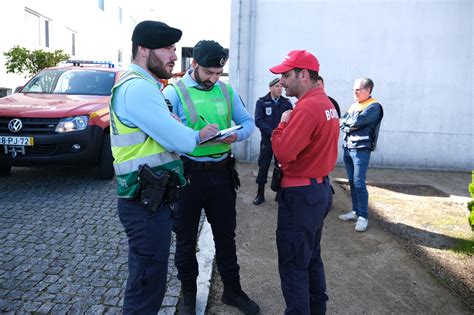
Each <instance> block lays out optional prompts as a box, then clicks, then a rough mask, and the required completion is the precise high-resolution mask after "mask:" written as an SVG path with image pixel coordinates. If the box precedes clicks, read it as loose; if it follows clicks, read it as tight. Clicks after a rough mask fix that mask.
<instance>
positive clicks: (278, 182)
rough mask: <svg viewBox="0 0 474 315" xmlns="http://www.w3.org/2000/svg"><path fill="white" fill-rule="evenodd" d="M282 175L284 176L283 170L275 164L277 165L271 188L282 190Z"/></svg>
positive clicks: (274, 169)
mask: <svg viewBox="0 0 474 315" xmlns="http://www.w3.org/2000/svg"><path fill="white" fill-rule="evenodd" d="M282 177H283V172H282V171H281V168H280V167H279V166H277V165H275V167H274V168H273V174H272V182H271V184H270V188H271V190H273V191H278V190H280V187H281V179H282Z"/></svg>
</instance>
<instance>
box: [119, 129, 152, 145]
mask: <svg viewBox="0 0 474 315" xmlns="http://www.w3.org/2000/svg"><path fill="white" fill-rule="evenodd" d="M147 138H148V136H147V135H146V134H145V133H143V132H141V131H139V132H134V133H129V134H125V135H119V134H116V135H114V137H112V139H110V142H111V144H112V146H113V147H128V146H131V145H135V144H140V143H143V142H145V141H146V139H147Z"/></svg>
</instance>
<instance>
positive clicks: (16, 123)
mask: <svg viewBox="0 0 474 315" xmlns="http://www.w3.org/2000/svg"><path fill="white" fill-rule="evenodd" d="M22 127H23V123H22V122H21V120H19V119H18V118H14V119H12V120H10V121H9V122H8V129H10V131H11V132H18V131H20V129H21V128H22Z"/></svg>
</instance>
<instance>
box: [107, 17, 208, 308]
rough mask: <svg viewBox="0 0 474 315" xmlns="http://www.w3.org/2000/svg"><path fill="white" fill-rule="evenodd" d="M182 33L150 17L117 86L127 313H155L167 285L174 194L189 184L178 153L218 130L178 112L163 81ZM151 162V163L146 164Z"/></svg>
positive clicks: (114, 140) (115, 149)
mask: <svg viewBox="0 0 474 315" xmlns="http://www.w3.org/2000/svg"><path fill="white" fill-rule="evenodd" d="M181 34H182V33H181V31H180V30H178V29H175V28H171V27H169V26H168V25H166V24H164V23H161V22H157V21H143V22H141V23H139V24H137V26H136V27H135V30H134V32H133V35H132V42H133V45H132V57H133V60H132V64H131V65H130V67H129V69H128V71H127V72H126V73H125V74H124V75H123V76H122V77H121V78H120V80H119V81H118V82H117V84H116V85H115V86H114V87H113V89H112V98H111V103H110V117H111V129H110V134H111V144H112V153H113V156H114V158H115V161H114V168H115V174H116V179H117V193H118V197H119V199H118V214H119V218H120V222H121V223H122V225H123V226H124V228H125V232H126V234H127V237H128V245H129V255H128V272H129V275H128V280H127V287H126V290H125V297H124V305H123V312H124V314H156V313H157V312H158V311H159V309H160V306H161V302H162V301H163V297H164V294H165V289H166V279H167V271H168V256H169V247H170V241H171V228H172V220H171V207H172V206H173V203H174V199H175V198H174V195H173V193H174V192H175V191H176V189H177V187H178V186H182V185H183V184H184V183H185V179H184V177H183V166H182V162H181V160H180V158H179V156H178V154H177V153H176V152H191V151H193V150H194V148H195V146H196V143H197V142H198V141H199V140H200V139H201V138H206V137H208V136H209V135H211V134H215V133H216V132H217V127H216V126H215V125H214V126H207V127H206V128H204V129H203V130H201V131H197V130H193V129H191V128H189V127H186V126H184V125H183V124H182V123H181V122H179V121H178V120H177V119H175V118H173V117H172V114H171V113H170V111H169V109H168V107H167V105H166V102H165V99H164V97H163V94H162V93H161V92H160V89H161V87H162V85H161V83H160V82H159V81H158V79H160V78H161V79H168V78H170V77H171V71H172V70H173V67H174V63H175V61H176V60H177V56H176V53H175V50H176V48H175V45H174V44H175V43H176V42H177V41H179V39H180V38H181ZM143 166H145V167H143Z"/></svg>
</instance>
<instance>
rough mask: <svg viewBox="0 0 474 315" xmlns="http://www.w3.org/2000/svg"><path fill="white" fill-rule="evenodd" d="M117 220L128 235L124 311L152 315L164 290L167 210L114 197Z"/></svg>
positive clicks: (168, 240)
mask: <svg viewBox="0 0 474 315" xmlns="http://www.w3.org/2000/svg"><path fill="white" fill-rule="evenodd" d="M118 214H119V218H120V222H121V223H122V225H123V226H124V228H125V232H126V233H127V237H128V279H127V288H126V290H125V297H124V302H123V313H124V314H156V313H158V311H159V310H160V307H161V302H163V297H164V295H165V291H166V279H167V274H168V257H169V252H170V243H171V228H172V220H171V209H170V206H169V205H166V206H161V207H160V208H158V210H156V211H154V212H151V211H150V210H148V209H147V208H146V207H143V206H141V205H140V204H139V202H138V201H129V200H124V199H119V200H118Z"/></svg>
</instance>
